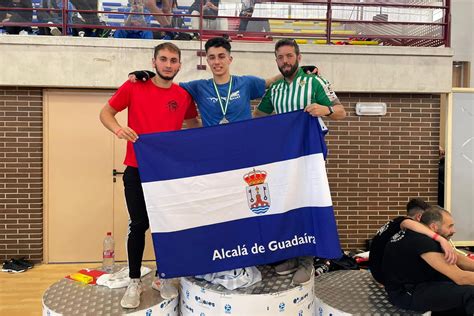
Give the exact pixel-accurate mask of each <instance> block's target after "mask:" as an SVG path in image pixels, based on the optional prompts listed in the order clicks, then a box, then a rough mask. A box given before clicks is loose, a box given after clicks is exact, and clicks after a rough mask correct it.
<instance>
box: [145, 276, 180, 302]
mask: <svg viewBox="0 0 474 316" xmlns="http://www.w3.org/2000/svg"><path fill="white" fill-rule="evenodd" d="M172 280H173V279H160V278H156V279H155V280H154V281H153V283H152V284H151V287H152V289H154V290H157V291H160V295H161V297H162V298H164V299H165V300H171V299H173V298H175V297H178V289H177V288H176V287H175V286H174V285H173V283H172V282H171V281H172Z"/></svg>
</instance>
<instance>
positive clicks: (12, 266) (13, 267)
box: [2, 260, 26, 273]
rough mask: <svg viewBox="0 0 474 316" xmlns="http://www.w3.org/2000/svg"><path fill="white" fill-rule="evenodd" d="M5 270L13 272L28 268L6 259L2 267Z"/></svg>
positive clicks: (23, 270)
mask: <svg viewBox="0 0 474 316" xmlns="http://www.w3.org/2000/svg"><path fill="white" fill-rule="evenodd" d="M2 271H3V272H13V273H21V272H25V271H26V268H25V267H24V266H21V265H19V264H16V263H14V262H13V261H12V260H9V261H5V262H4V263H3V267H2Z"/></svg>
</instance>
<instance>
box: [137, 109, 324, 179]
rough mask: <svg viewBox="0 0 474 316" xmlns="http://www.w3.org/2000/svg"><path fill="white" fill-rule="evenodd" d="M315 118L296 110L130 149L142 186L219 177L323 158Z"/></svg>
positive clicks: (145, 140) (154, 138)
mask: <svg viewBox="0 0 474 316" xmlns="http://www.w3.org/2000/svg"><path fill="white" fill-rule="evenodd" d="M320 129H321V127H320V125H319V122H318V120H317V119H316V118H313V117H311V116H310V115H308V113H305V112H302V111H297V112H291V113H286V114H281V115H274V116H271V117H266V118H261V119H253V120H248V121H241V122H236V123H232V124H227V125H226V126H212V127H206V128H198V129H191V130H184V131H176V132H164V133H154V134H144V135H140V138H139V139H138V141H137V142H136V143H135V144H134V146H135V152H136V155H137V159H138V164H139V169H140V177H141V180H142V182H151V181H160V180H169V179H177V178H183V177H191V176H198V175H203V174H209V173H216V172H223V171H229V170H234V169H240V168H247V167H252V166H255V165H262V164H268V163H271V162H277V161H284V160H288V159H293V158H298V157H301V156H305V155H310V154H315V153H323V154H324V156H325V154H326V145H325V142H324V136H323V135H322V133H318V132H317V131H318V130H320Z"/></svg>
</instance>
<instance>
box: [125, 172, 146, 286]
mask: <svg viewBox="0 0 474 316" xmlns="http://www.w3.org/2000/svg"><path fill="white" fill-rule="evenodd" d="M123 184H124V187H125V200H126V201H127V209H128V214H129V216H130V223H129V226H128V229H129V231H128V239H127V255H128V268H129V270H130V273H129V276H130V278H132V279H136V278H139V277H140V268H141V265H142V258H143V251H144V250H145V232H146V231H147V229H148V227H149V226H150V225H149V223H148V214H147V212H146V205H145V197H144V196H143V190H142V184H141V181H140V175H139V174H138V169H137V168H134V167H130V166H128V167H127V168H126V169H125V172H124V175H123Z"/></svg>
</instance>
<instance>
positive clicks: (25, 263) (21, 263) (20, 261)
mask: <svg viewBox="0 0 474 316" xmlns="http://www.w3.org/2000/svg"><path fill="white" fill-rule="evenodd" d="M11 261H12V262H13V263H16V264H17V265H19V266H23V267H25V268H26V269H32V268H33V267H34V266H35V264H34V263H33V262H30V261H28V260H26V259H25V258H20V259H12V260H11Z"/></svg>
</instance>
